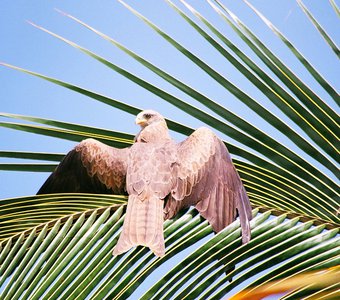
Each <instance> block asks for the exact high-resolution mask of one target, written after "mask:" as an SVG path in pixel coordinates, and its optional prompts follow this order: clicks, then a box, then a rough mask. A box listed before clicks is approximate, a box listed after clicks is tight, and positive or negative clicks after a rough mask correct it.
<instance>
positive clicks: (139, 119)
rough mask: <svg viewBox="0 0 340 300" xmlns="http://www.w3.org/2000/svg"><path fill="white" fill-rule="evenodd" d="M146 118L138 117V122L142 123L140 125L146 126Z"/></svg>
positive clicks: (138, 123)
mask: <svg viewBox="0 0 340 300" xmlns="http://www.w3.org/2000/svg"><path fill="white" fill-rule="evenodd" d="M146 122H147V121H146V119H144V118H143V117H137V118H136V124H137V125H140V126H144V125H146Z"/></svg>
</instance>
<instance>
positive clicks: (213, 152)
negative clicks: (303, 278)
mask: <svg viewBox="0 0 340 300" xmlns="http://www.w3.org/2000/svg"><path fill="white" fill-rule="evenodd" d="M177 155H178V164H177V166H174V177H175V178H174V180H175V184H174V188H173V190H172V193H171V195H170V196H169V197H168V199H167V202H166V206H165V218H172V217H174V216H175V215H176V214H177V212H178V211H179V210H180V209H181V208H183V207H189V206H191V205H194V206H195V207H196V209H197V210H198V211H199V212H200V214H201V215H202V216H203V217H204V218H205V219H207V220H208V221H209V223H210V224H211V226H212V227H213V229H214V231H215V232H219V231H221V230H222V229H223V228H225V227H226V226H227V225H229V224H230V223H232V222H233V221H234V220H235V218H236V216H237V213H238V215H239V217H240V223H241V227H242V240H243V242H248V241H249V240H250V226H249V220H250V219H251V206H250V202H249V199H248V196H247V194H246V191H245V189H244V187H243V184H242V181H241V179H240V177H239V175H238V173H237V171H236V169H235V167H234V165H233V163H232V161H231V157H230V154H229V152H228V150H227V148H226V146H225V145H224V143H223V142H222V141H221V140H220V139H219V138H218V137H217V136H216V135H215V134H214V133H213V132H212V131H211V130H210V129H208V128H203V127H202V128H199V129H197V130H196V131H195V132H194V133H193V134H191V135H190V136H189V137H188V138H187V139H186V140H185V141H183V142H182V143H180V144H178V148H177Z"/></svg>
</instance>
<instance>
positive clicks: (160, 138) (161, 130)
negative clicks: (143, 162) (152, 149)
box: [135, 121, 171, 143]
mask: <svg viewBox="0 0 340 300" xmlns="http://www.w3.org/2000/svg"><path fill="white" fill-rule="evenodd" d="M168 140H171V137H170V135H169V129H168V126H167V125H166V123H165V122H161V121H160V122H155V123H153V124H150V125H148V126H146V127H144V128H142V130H141V131H140V132H139V134H138V135H137V136H136V137H135V142H137V143H138V142H139V143H159V142H165V141H168Z"/></svg>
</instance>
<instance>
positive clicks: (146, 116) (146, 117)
mask: <svg viewBox="0 0 340 300" xmlns="http://www.w3.org/2000/svg"><path fill="white" fill-rule="evenodd" d="M151 116H152V115H151V114H145V115H144V117H145V119H150V118H151Z"/></svg>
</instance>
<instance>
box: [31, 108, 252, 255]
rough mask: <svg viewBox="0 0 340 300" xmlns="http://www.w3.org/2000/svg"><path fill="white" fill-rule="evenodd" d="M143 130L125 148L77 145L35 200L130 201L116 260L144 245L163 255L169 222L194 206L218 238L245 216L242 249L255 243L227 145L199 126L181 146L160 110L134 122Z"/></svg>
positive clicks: (90, 142) (90, 141)
mask: <svg viewBox="0 0 340 300" xmlns="http://www.w3.org/2000/svg"><path fill="white" fill-rule="evenodd" d="M135 121H136V124H137V125H139V126H140V127H141V129H140V131H139V133H138V134H137V135H136V136H135V138H134V143H133V144H132V145H131V146H129V147H126V148H122V149H119V148H115V147H111V146H108V145H106V144H104V143H102V142H100V141H97V140H95V139H92V138H88V139H85V140H83V141H81V142H80V143H79V144H77V145H76V146H75V147H74V148H73V149H72V150H71V151H70V152H69V153H67V154H66V156H65V157H64V158H63V160H62V161H61V162H60V164H59V165H58V166H57V167H56V169H55V170H54V171H53V172H52V173H51V174H50V176H49V177H48V178H47V180H46V181H45V183H44V184H43V185H42V186H41V188H40V189H39V191H38V193H37V194H49V193H67V192H75V193H76V192H78V193H99V194H127V195H128V202H127V208H126V214H125V219H124V223H123V227H122V231H121V233H120V236H119V238H118V241H117V244H116V245H115V247H114V249H113V255H120V254H123V253H125V252H127V251H128V250H130V249H131V248H133V247H135V246H138V245H141V246H146V247H148V248H149V249H150V250H151V251H152V252H153V253H154V254H155V255H156V256H158V257H162V256H164V255H165V243H164V234H163V222H164V220H166V219H172V218H174V217H175V216H176V214H177V213H178V212H179V211H180V210H182V209H184V208H188V207H191V206H194V207H195V208H196V209H197V210H198V212H199V213H200V215H201V216H202V217H203V218H205V219H206V220H207V221H208V222H209V223H210V225H211V227H212V229H213V231H214V232H215V233H218V232H220V231H221V230H223V229H224V228H225V227H226V226H227V225H229V224H230V223H232V222H233V221H234V220H235V219H236V218H237V217H239V220H240V224H241V235H242V242H243V243H248V242H249V241H250V239H251V230H250V220H251V218H252V213H251V205H250V202H249V198H248V196H247V192H246V190H245V187H244V185H243V183H242V181H241V178H240V176H239V174H238V172H237V170H236V168H235V166H234V165H233V163H232V159H231V156H230V154H229V152H228V149H227V147H226V145H225V144H224V142H223V141H222V140H221V139H220V138H219V137H218V136H217V135H216V134H215V133H214V132H213V131H212V130H211V129H209V128H207V127H200V128H198V129H196V130H195V131H194V132H193V133H192V134H191V135H189V136H188V137H187V138H186V139H185V140H183V141H181V142H176V141H175V140H174V139H173V138H171V136H170V132H169V129H168V126H167V123H166V120H165V118H164V117H163V116H162V115H161V114H160V113H158V112H156V111H154V110H150V109H147V110H143V111H141V112H140V113H139V114H138V115H137V116H136V120H135Z"/></svg>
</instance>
